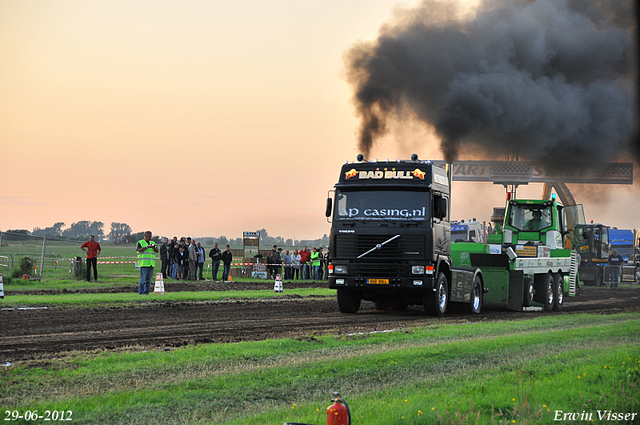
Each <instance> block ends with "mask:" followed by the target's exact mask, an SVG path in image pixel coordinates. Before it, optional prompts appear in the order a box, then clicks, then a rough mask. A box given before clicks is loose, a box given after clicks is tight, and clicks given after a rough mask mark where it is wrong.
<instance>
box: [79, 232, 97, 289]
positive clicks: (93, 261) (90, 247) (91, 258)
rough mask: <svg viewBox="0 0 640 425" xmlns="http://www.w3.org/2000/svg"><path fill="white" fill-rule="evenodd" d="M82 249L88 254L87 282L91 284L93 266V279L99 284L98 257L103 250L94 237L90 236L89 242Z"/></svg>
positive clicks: (81, 246)
mask: <svg viewBox="0 0 640 425" xmlns="http://www.w3.org/2000/svg"><path fill="white" fill-rule="evenodd" d="M80 248H81V249H82V250H83V251H84V252H86V253H87V282H91V266H93V279H94V280H95V281H96V282H97V281H98V255H100V252H101V251H102V248H100V244H99V243H98V242H96V237H95V236H93V235H91V236H89V240H88V241H86V242H85V243H83V244H82V245H80Z"/></svg>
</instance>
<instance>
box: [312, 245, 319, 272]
mask: <svg viewBox="0 0 640 425" xmlns="http://www.w3.org/2000/svg"><path fill="white" fill-rule="evenodd" d="M311 270H313V279H314V280H318V279H319V277H318V273H319V272H320V254H319V253H318V250H317V249H316V247H315V246H314V247H313V252H312V253H311Z"/></svg>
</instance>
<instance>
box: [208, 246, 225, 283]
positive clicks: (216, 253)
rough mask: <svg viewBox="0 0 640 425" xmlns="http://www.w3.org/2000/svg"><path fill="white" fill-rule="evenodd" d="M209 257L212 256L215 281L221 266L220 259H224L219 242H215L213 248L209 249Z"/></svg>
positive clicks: (212, 271)
mask: <svg viewBox="0 0 640 425" xmlns="http://www.w3.org/2000/svg"><path fill="white" fill-rule="evenodd" d="M209 257H211V269H212V270H211V273H212V276H213V281H214V282H216V281H217V280H218V269H219V268H220V260H222V251H220V249H219V248H218V242H214V243H213V248H211V251H209Z"/></svg>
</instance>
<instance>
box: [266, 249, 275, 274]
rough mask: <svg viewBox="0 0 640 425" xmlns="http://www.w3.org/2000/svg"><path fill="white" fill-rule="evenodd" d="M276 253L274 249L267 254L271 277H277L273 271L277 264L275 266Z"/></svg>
mask: <svg viewBox="0 0 640 425" xmlns="http://www.w3.org/2000/svg"><path fill="white" fill-rule="evenodd" d="M274 253H275V251H274V250H273V249H272V250H271V251H269V253H268V254H267V270H269V272H268V273H269V278H270V279H275V276H274V273H273V271H274V270H275V269H276V266H274V263H275V262H276V260H275V259H274V258H273V254H274Z"/></svg>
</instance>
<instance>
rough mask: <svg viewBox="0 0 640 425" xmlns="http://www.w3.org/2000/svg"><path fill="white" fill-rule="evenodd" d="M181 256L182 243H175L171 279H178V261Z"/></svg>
mask: <svg viewBox="0 0 640 425" xmlns="http://www.w3.org/2000/svg"><path fill="white" fill-rule="evenodd" d="M179 256H180V245H178V243H177V242H176V243H173V249H172V250H171V268H170V274H171V279H177V278H178V277H177V276H178V261H179V258H178V257H179Z"/></svg>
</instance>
